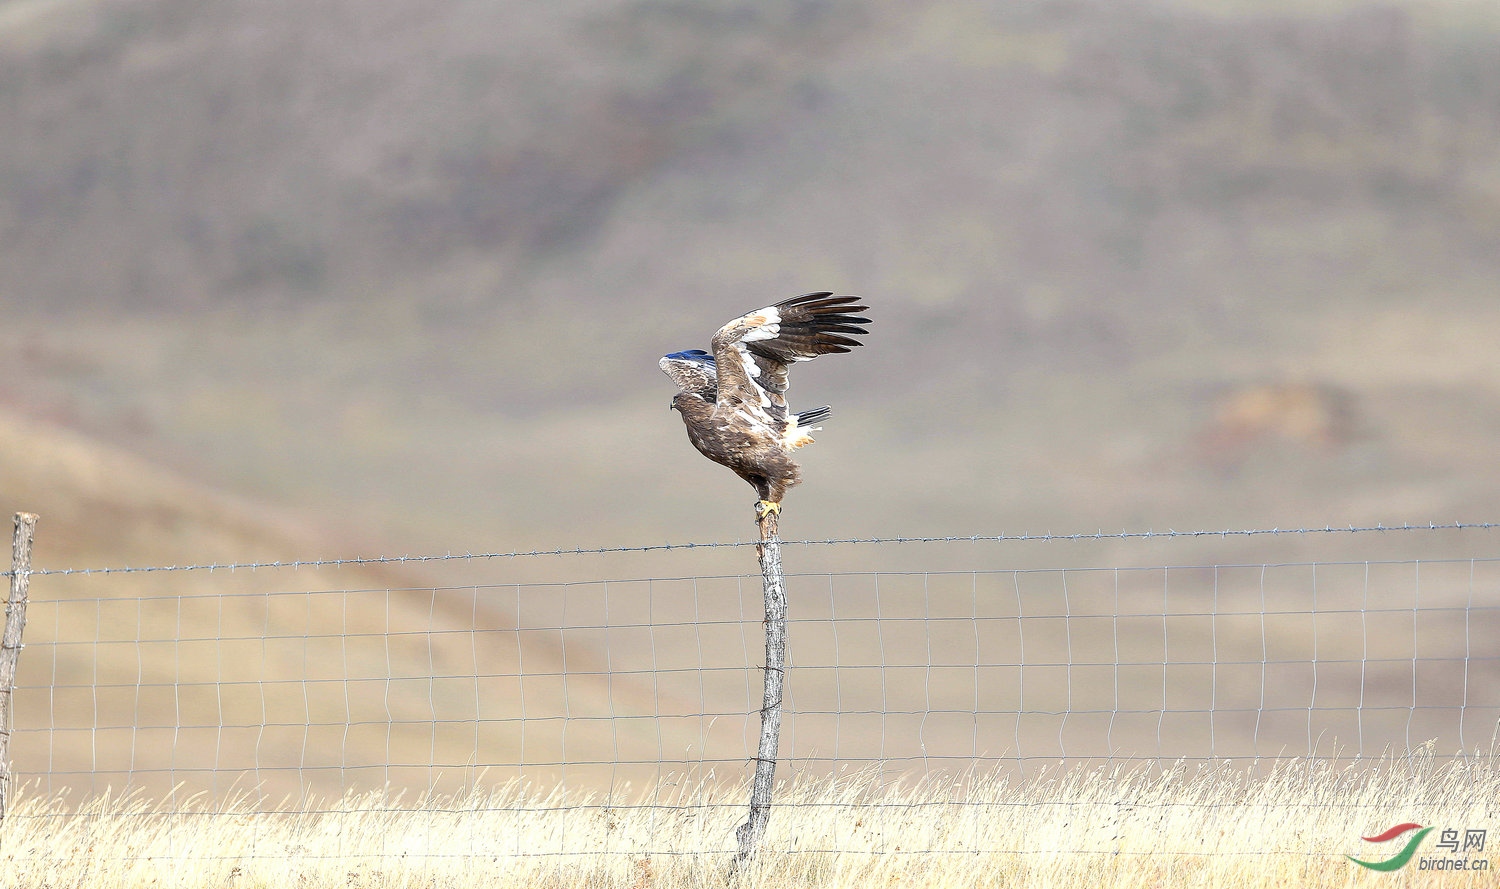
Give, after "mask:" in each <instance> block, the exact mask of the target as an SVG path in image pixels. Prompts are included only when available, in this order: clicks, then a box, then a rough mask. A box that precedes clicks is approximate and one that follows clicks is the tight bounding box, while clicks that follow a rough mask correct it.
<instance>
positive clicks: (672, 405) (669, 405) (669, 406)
mask: <svg viewBox="0 0 1500 889" xmlns="http://www.w3.org/2000/svg"><path fill="white" fill-rule="evenodd" d="M667 410H669V411H675V410H677V399H675V398H674V399H672V400H671V401H669V402H667Z"/></svg>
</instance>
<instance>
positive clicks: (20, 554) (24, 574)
mask: <svg viewBox="0 0 1500 889" xmlns="http://www.w3.org/2000/svg"><path fill="white" fill-rule="evenodd" d="M35 534H36V516H35V515H32V514H31V513H29V512H18V513H16V536H15V538H14V541H13V543H12V546H11V557H10V598H9V599H6V600H5V635H4V637H3V638H0V819H3V818H4V817H5V812H6V809H7V807H8V806H9V804H10V784H11V775H10V716H11V700H10V698H11V692H12V691H13V690H14V689H15V685H16V659H17V657H19V656H20V654H21V633H22V631H23V630H25V629H26V595H27V592H28V589H29V587H30V585H31V539H32V536H33V535H35Z"/></svg>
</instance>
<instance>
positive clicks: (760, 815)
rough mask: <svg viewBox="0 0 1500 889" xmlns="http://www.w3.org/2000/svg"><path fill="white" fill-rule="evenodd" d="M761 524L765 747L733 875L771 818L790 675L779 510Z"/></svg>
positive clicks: (757, 760)
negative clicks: (784, 692)
mask: <svg viewBox="0 0 1500 889" xmlns="http://www.w3.org/2000/svg"><path fill="white" fill-rule="evenodd" d="M757 524H758V525H759V526H760V543H758V544H756V547H755V552H756V555H758V556H759V557H760V574H761V580H762V583H763V586H764V590H765V600H766V674H765V695H764V697H763V698H762V701H761V707H760V748H759V750H758V751H757V752H756V755H755V780H754V783H753V784H752V785H751V787H750V817H749V818H748V819H747V820H746V821H745V823H744V824H742V825H740V827H739V829H738V830H737V831H735V837H736V838H737V839H738V840H739V843H740V849H739V852H738V853H737V854H736V855H735V856H734V866H733V867H732V868H731V870H730V872H731V874H732V873H734V872H735V871H736V870H738V869H739V867H740V866H741V865H743V864H745V863H747V862H749V861H750V859H752V858H754V857H755V853H756V851H757V850H758V849H759V848H760V841H761V837H763V836H764V835H765V832H766V821H767V820H768V819H769V818H770V817H771V790H772V787H773V785H774V784H775V781H776V748H777V746H778V745H779V744H780V742H781V698H782V694H781V690H782V685H783V683H784V680H785V679H786V582H785V580H783V579H782V576H781V540H780V539H779V538H778V537H777V536H776V513H775V512H767V513H766V514H765V515H762V516H761V517H760V518H759V520H758V521H757Z"/></svg>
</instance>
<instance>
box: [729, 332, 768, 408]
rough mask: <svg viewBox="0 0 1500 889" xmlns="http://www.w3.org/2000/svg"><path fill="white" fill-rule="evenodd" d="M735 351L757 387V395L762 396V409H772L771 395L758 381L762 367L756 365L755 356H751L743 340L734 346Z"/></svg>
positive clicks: (746, 374)
mask: <svg viewBox="0 0 1500 889" xmlns="http://www.w3.org/2000/svg"><path fill="white" fill-rule="evenodd" d="M746 339H749V337H746ZM734 351H735V353H736V354H737V355H739V356H740V364H742V365H744V368H745V376H747V377H749V378H750V384H751V385H752V386H754V387H755V391H756V393H757V394H758V395H760V405H761V407H770V406H771V396H770V394H769V393H768V392H766V390H765V387H763V386H761V384H760V383H758V382H757V379H758V378H759V377H760V365H758V364H756V363H755V356H753V355H751V354H750V350H749V349H747V348H745V343H744V341H743V340H741V341H740V342H738V343H735V344H734Z"/></svg>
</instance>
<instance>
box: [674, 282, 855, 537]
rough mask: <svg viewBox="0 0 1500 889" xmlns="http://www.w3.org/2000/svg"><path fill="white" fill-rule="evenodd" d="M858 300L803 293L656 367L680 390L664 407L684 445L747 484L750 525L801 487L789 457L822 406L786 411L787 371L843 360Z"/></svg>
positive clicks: (824, 415)
mask: <svg viewBox="0 0 1500 889" xmlns="http://www.w3.org/2000/svg"><path fill="white" fill-rule="evenodd" d="M859 301H860V298H859V297H857V296H834V295H833V293H832V291H820V292H818V293H804V294H803V295H801V296H794V297H792V298H791V299H788V300H784V301H782V302H779V303H777V304H776V305H774V306H767V307H766V308H764V309H756V310H755V311H753V312H750V313H749V314H747V315H743V316H741V317H739V318H736V319H734V320H733V321H731V322H729V323H728V324H726V325H724V326H723V327H721V328H719V332H718V333H715V334H714V337H713V340H712V350H713V351H712V352H705V351H703V350H702V349H689V350H687V351H685V352H673V353H671V354H669V355H666V356H665V357H663V358H662V359H661V362H660V364H661V369H662V371H663V372H664V373H666V375H667V376H669V377H671V378H672V381H673V382H674V383H676V384H677V387H678V388H679V389H680V390H681V391H680V392H678V393H677V394H676V395H675V396H673V398H672V409H673V410H675V411H677V412H678V413H679V414H681V415H682V422H683V424H684V425H685V426H687V434H688V441H690V442H692V443H693V447H695V448H697V449H698V451H699V453H701V454H703V456H705V457H707V458H708V459H710V460H712V461H714V462H715V463H719V464H721V465H724V466H727V467H729V468H730V469H732V470H734V472H735V474H736V475H738V476H739V477H740V478H742V479H744V480H745V481H747V482H749V483H750V484H751V486H752V487H754V488H755V493H756V495H757V496H758V497H759V498H760V499H759V500H758V501H756V504H755V516H756V519H757V520H758V521H759V520H762V519H764V518H765V517H766V516H767V515H768V514H779V513H780V512H781V498H782V497H784V496H785V495H786V492H787V489H788V488H790V487H792V486H793V485H796V484H798V483H799V482H801V481H802V469H801V467H800V466H798V465H797V461H796V460H794V459H792V452H793V451H795V450H796V449H798V448H800V447H802V446H803V445H806V444H809V443H811V442H812V440H813V438H812V435H811V434H810V433H813V432H817V431H819V430H820V429H822V427H821V426H815V425H813V424H815V423H820V422H822V421H823V420H826V419H828V417H829V415H830V414H831V411H830V410H829V408H828V406H827V405H824V406H823V407H818V408H813V409H812V410H807V411H802V412H800V413H795V414H794V413H792V412H791V411H790V410H788V409H787V404H786V389H787V367H788V366H789V365H790V364H791V363H792V362H794V361H811V360H813V359H814V358H817V357H818V356H819V355H830V354H834V353H837V352H848V351H849V350H850V349H852V348H853V347H855V346H859V345H862V343H861V342H860V341H859V340H857V339H854V337H855V336H859V335H862V334H865V333H867V331H866V330H865V329H864V327H862V326H860V325H864V324H869V323H870V319H869V318H864V317H861V316H860V315H859V314H858V313H859V312H866V311H869V307H868V306H863V305H859Z"/></svg>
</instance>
